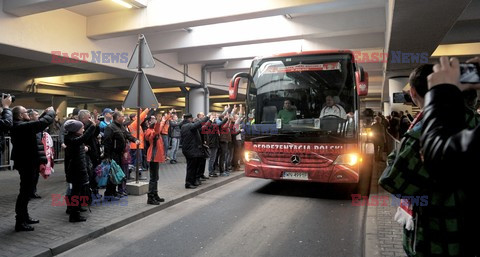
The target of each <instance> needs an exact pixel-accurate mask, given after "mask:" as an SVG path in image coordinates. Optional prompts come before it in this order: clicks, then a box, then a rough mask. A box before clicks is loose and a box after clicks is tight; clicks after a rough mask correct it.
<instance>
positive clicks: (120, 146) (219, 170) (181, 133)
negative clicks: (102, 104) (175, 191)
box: [0, 95, 244, 231]
mask: <svg viewBox="0 0 480 257" xmlns="http://www.w3.org/2000/svg"><path fill="white" fill-rule="evenodd" d="M11 104H12V99H11V96H9V95H4V97H3V98H2V112H1V119H0V128H1V130H0V139H1V140H2V141H3V140H4V137H5V136H6V135H10V137H11V143H12V145H13V149H12V155H11V159H12V160H13V163H14V166H13V167H14V168H15V169H16V170H18V172H19V174H20V190H19V191H20V193H19V195H18V198H17V202H16V206H15V212H16V223H15V230H16V231H33V230H34V227H33V226H31V225H32V224H36V223H39V220H36V219H34V218H32V217H31V216H30V214H29V213H28V207H27V206H28V202H29V201H30V200H31V199H35V198H41V196H40V195H38V194H37V189H36V187H37V183H38V178H39V176H40V175H39V174H42V176H44V177H48V175H49V174H50V173H48V174H46V172H45V166H46V165H47V164H48V165H51V166H53V154H52V153H49V152H48V151H47V149H48V146H47V142H50V141H51V138H50V139H49V140H50V141H48V140H46V139H45V138H46V137H47V136H48V135H49V133H51V134H58V135H59V137H58V140H59V142H58V144H59V145H61V147H62V148H63V150H64V151H65V158H64V167H65V175H66V182H67V189H66V192H65V200H66V202H67V210H66V213H67V214H69V221H70V222H82V221H86V217H84V216H82V215H80V213H81V212H83V211H86V210H87V209H86V208H85V206H84V203H85V202H84V201H81V199H86V200H87V201H86V202H87V203H91V201H102V200H103V201H117V200H120V199H121V198H122V197H125V196H127V195H128V192H127V187H126V183H127V181H128V180H133V179H134V175H133V173H134V172H132V171H134V170H135V167H136V166H137V165H138V167H139V175H140V176H139V178H138V179H141V180H146V179H147V177H146V176H144V175H142V172H146V171H148V173H149V188H148V194H147V204H151V205H158V204H160V203H161V202H164V201H165V199H164V198H161V197H160V196H159V195H158V180H159V170H160V164H161V163H167V162H168V163H169V165H174V164H177V163H178V159H177V153H178V151H179V146H180V145H182V152H183V155H184V156H185V157H186V161H187V168H186V178H185V188H187V189H193V188H196V187H198V186H199V185H201V184H202V181H205V180H207V179H210V178H211V177H218V176H229V174H230V172H231V171H232V170H236V169H239V168H240V165H241V159H242V158H241V154H242V149H241V148H242V147H243V135H242V134H241V130H242V125H241V122H242V121H243V119H244V111H243V107H242V106H241V105H240V106H232V107H230V106H229V105H228V106H225V109H224V112H223V113H209V114H208V115H205V114H204V113H201V112H200V113H198V114H197V115H196V118H195V119H194V118H193V116H192V115H191V114H189V113H187V114H185V115H183V117H182V119H179V117H178V116H177V111H176V110H175V109H171V110H170V111H168V112H160V110H159V109H144V110H142V111H141V113H140V117H137V115H135V114H130V115H124V113H123V111H124V110H117V109H115V110H112V109H111V108H105V109H104V110H103V112H102V113H101V114H100V113H98V111H96V110H93V111H92V112H90V111H88V110H85V109H77V108H75V109H74V110H73V112H72V113H71V114H69V116H68V118H66V119H63V120H62V119H60V118H59V117H57V115H56V113H57V112H56V111H55V110H54V108H53V107H49V108H47V109H45V110H43V111H42V112H41V113H39V112H38V111H37V110H34V109H29V110H27V109H26V108H25V107H23V106H15V107H14V108H12V109H10V105H11ZM138 128H139V131H137V129H138ZM137 133H138V135H139V136H138V138H137ZM48 137H49V136H48ZM1 145H2V146H3V142H2V144H1ZM49 146H50V147H51V145H49ZM207 159H209V161H208V168H207V170H208V173H207V174H205V170H206V167H207V165H206V163H207ZM105 161H106V162H107V163H113V162H115V163H116V164H118V165H119V166H120V167H121V169H122V171H123V172H124V174H125V178H124V179H123V180H122V181H121V182H120V183H114V182H113V181H114V180H112V179H109V180H108V182H107V183H106V186H105V192H104V195H103V196H102V195H101V194H100V193H99V186H98V184H97V182H98V179H99V178H98V174H97V172H96V170H97V169H98V167H100V166H101V165H103V163H104V162H105ZM48 165H47V166H48ZM144 174H145V173H144Z"/></svg>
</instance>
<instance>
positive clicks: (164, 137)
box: [162, 134, 170, 159]
mask: <svg viewBox="0 0 480 257" xmlns="http://www.w3.org/2000/svg"><path fill="white" fill-rule="evenodd" d="M162 140H163V150H164V154H165V159H166V157H167V156H168V146H169V145H170V141H169V137H168V135H164V134H162Z"/></svg>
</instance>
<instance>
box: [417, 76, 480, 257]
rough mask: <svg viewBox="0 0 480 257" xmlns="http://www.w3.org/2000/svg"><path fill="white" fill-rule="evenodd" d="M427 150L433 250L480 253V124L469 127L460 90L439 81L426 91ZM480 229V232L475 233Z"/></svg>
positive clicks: (424, 135)
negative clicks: (479, 241)
mask: <svg viewBox="0 0 480 257" xmlns="http://www.w3.org/2000/svg"><path fill="white" fill-rule="evenodd" d="M424 110H425V116H424V118H423V119H424V125H423V130H422V137H421V142H422V150H423V151H422V153H423V158H424V162H425V167H426V170H427V172H428V173H427V174H428V177H429V179H430V180H433V181H434V182H435V184H434V187H431V188H429V189H430V190H429V193H430V194H433V193H436V194H435V195H433V196H432V198H429V199H428V200H429V201H428V204H429V205H428V208H425V216H426V217H428V218H427V219H426V220H425V222H428V223H427V224H428V226H429V228H430V229H429V231H428V232H429V234H428V235H429V237H428V238H426V240H427V242H430V244H429V246H430V248H429V249H431V250H432V251H433V250H434V251H435V253H434V254H432V256H474V255H475V254H476V255H477V256H480V252H479V249H480V248H478V246H477V245H478V231H479V230H480V221H479V218H478V211H477V209H476V208H477V204H475V203H478V196H477V195H478V190H477V188H478V182H479V181H480V175H479V174H480V172H479V171H480V169H479V168H478V156H480V126H476V127H475V128H474V129H468V127H467V122H466V121H465V108H464V103H463V98H462V95H461V92H460V90H459V89H458V88H457V87H456V86H454V85H447V84H444V85H438V86H435V87H434V88H433V89H432V90H430V91H429V92H428V93H427V94H426V95H425V107H424ZM475 235H477V236H475Z"/></svg>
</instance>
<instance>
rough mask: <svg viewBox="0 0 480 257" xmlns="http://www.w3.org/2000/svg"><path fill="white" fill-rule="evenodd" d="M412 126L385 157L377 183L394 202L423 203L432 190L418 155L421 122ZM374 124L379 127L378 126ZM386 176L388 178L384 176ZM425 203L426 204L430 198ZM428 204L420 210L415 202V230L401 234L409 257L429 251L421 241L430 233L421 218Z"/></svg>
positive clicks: (417, 121) (419, 204)
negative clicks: (382, 170) (415, 199)
mask: <svg viewBox="0 0 480 257" xmlns="http://www.w3.org/2000/svg"><path fill="white" fill-rule="evenodd" d="M420 117H421V114H420ZM415 122H416V123H415V125H414V126H413V128H412V129H410V130H408V131H407V132H406V133H405V135H404V138H403V139H402V141H401V143H400V146H399V147H398V149H397V150H394V151H393V152H392V153H391V154H390V155H389V156H388V158H387V167H386V168H385V170H384V174H383V175H382V176H381V177H380V180H379V182H378V183H379V185H381V186H382V187H383V188H384V189H385V190H386V191H388V192H390V193H391V194H393V195H396V196H397V197H398V198H402V197H404V196H408V197H411V196H413V197H416V198H418V199H421V197H424V199H425V196H429V195H430V191H429V188H431V187H432V186H431V185H432V182H431V181H429V180H428V179H429V175H428V172H427V170H426V169H425V166H424V165H423V162H422V157H421V153H420V136H421V131H422V126H423V122H422V120H421V119H419V120H415ZM376 124H378V125H381V124H380V123H376ZM374 133H375V132H374ZM374 136H377V135H374ZM387 174H388V176H386V175H387ZM426 200H428V201H430V198H428V199H426ZM428 204H430V202H428V203H427V206H426V207H425V206H421V203H420V202H419V201H417V202H415V203H414V204H413V203H412V205H413V213H414V214H415V215H418V219H417V221H416V226H415V227H414V230H406V229H404V230H403V238H404V239H403V248H404V250H405V252H407V254H408V255H409V256H416V255H414V253H415V252H417V253H419V254H424V253H426V249H425V248H428V247H429V245H428V244H429V243H428V242H427V241H425V239H426V235H428V233H429V232H430V230H429V228H428V225H429V223H428V221H427V220H428V217H426V216H424V215H422V212H423V210H424V208H428ZM422 205H423V204H422ZM420 256H423V255H420Z"/></svg>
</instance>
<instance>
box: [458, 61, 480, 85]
mask: <svg viewBox="0 0 480 257" xmlns="http://www.w3.org/2000/svg"><path fill="white" fill-rule="evenodd" d="M479 70H480V68H479V65H478V64H477V63H460V83H463V84H478V83H480V73H479Z"/></svg>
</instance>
